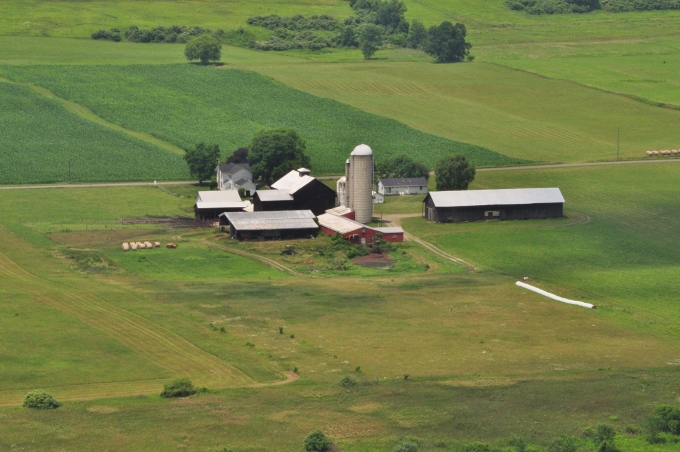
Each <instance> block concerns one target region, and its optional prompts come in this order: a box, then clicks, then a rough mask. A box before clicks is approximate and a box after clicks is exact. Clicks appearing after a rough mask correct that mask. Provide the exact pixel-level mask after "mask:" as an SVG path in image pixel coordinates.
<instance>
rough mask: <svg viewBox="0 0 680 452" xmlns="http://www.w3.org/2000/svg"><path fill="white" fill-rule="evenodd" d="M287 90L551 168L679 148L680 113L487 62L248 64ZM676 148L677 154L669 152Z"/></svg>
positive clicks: (638, 155) (636, 156)
mask: <svg viewBox="0 0 680 452" xmlns="http://www.w3.org/2000/svg"><path fill="white" fill-rule="evenodd" d="M247 67H249V68H252V69H253V70H256V71H259V72H261V73H264V74H265V75H268V76H270V77H273V78H274V79H276V80H278V81H280V82H282V83H285V84H286V85H288V86H292V87H295V88H297V89H300V90H304V91H307V92H309V93H311V94H314V95H316V96H320V97H330V98H333V99H336V100H338V101H340V102H344V103H347V104H349V105H352V106H354V107H356V108H360V109H362V110H364V111H368V112H372V113H375V114H380V115H383V116H387V117H390V118H394V119H397V120H399V121H401V122H403V123H404V124H406V125H408V126H411V127H414V128H416V129H418V130H423V131H425V132H427V133H431V134H433V135H437V136H442V137H446V138H449V139H452V140H460V141H463V142H467V143H473V144H476V145H479V146H484V147H487V148H489V149H493V150H495V151H497V152H500V153H503V154H505V155H509V156H512V157H516V158H524V159H529V160H539V161H550V162H574V161H595V160H610V159H615V158H616V155H617V129H619V128H620V129H621V141H620V156H621V157H623V158H640V157H644V152H645V151H646V150H650V149H675V148H676V147H677V144H678V143H680V128H678V127H677V124H679V123H680V111H677V110H670V109H664V108H658V107H654V106H650V105H646V104H644V103H641V102H638V101H635V100H632V99H629V98H626V97H623V96H618V95H613V94H609V93H605V92H602V91H599V90H595V89H592V88H586V87H583V86H581V85H578V84H576V83H573V82H570V81H564V80H552V79H547V78H545V77H540V76H537V75H532V74H528V73H526V72H522V71H517V70H515V69H511V68H507V67H503V66H500V65H496V64H488V63H476V62H474V63H463V64H449V65H444V64H441V65H436V64H422V63H409V62H389V61H374V62H357V63H346V64H304V65H297V64H290V65H288V64H272V65H266V64H257V63H253V64H249V65H248V66H247ZM674 146H675V147H674Z"/></svg>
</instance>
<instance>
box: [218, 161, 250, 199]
mask: <svg viewBox="0 0 680 452" xmlns="http://www.w3.org/2000/svg"><path fill="white" fill-rule="evenodd" d="M216 171H217V188H219V189H220V190H238V189H239V188H243V189H244V190H245V191H246V193H245V195H246V196H251V195H252V194H253V193H255V189H256V187H255V183H253V172H252V171H251V169H250V165H248V164H247V163H220V164H219V165H217V168H216Z"/></svg>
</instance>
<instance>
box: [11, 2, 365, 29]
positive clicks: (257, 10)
mask: <svg viewBox="0 0 680 452" xmlns="http://www.w3.org/2000/svg"><path fill="white" fill-rule="evenodd" d="M269 14H279V15H293V14H305V15H314V14H329V15H333V16H337V17H345V16H349V15H351V14H352V10H351V9H350V7H349V5H348V4H347V3H345V2H343V1H342V0H324V1H321V2H319V1H314V0H284V1H271V0H261V1H255V2H250V1H249V2H240V1H233V0H232V1H225V2H217V1H213V0H199V1H183V0H180V1H130V0H114V1H101V0H100V1H89V0H88V1H81V2H70V1H43V0H32V1H16V0H8V1H3V2H2V3H1V4H0V17H2V20H1V21H0V34H2V35H12V36H53V37H69V38H90V35H91V34H92V32H94V31H97V30H99V29H101V28H104V29H109V28H119V29H121V30H124V29H126V28H128V27H130V26H132V25H136V26H138V27H139V28H154V27H158V26H166V27H167V26H171V25H186V26H190V27H191V26H201V27H207V28H210V29H212V30H216V29H218V28H222V29H224V30H234V29H238V28H241V27H243V28H247V29H249V30H250V31H252V32H254V33H256V34H262V31H261V30H262V29H261V28H258V27H250V26H248V25H247V24H246V20H247V19H248V18H249V17H251V16H266V15H269Z"/></svg>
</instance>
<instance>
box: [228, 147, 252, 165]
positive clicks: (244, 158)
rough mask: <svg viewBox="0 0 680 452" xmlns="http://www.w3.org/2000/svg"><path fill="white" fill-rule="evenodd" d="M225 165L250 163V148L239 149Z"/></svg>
mask: <svg viewBox="0 0 680 452" xmlns="http://www.w3.org/2000/svg"><path fill="white" fill-rule="evenodd" d="M225 163H248V148H238V149H236V150H235V151H234V153H233V154H231V155H230V156H229V157H227V161H226V162H225Z"/></svg>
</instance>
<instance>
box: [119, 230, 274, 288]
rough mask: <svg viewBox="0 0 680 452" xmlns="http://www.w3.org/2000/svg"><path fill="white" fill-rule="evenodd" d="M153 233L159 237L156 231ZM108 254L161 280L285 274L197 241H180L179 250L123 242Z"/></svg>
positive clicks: (137, 271)
mask: <svg viewBox="0 0 680 452" xmlns="http://www.w3.org/2000/svg"><path fill="white" fill-rule="evenodd" d="M151 237H152V238H153V239H155V238H156V237H154V236H153V235H152V236H151ZM170 240H172V239H171V238H168V239H167V240H163V241H164V242H167V241H170ZM140 241H142V240H140ZM121 243H122V242H121ZM163 245H165V243H163ZM106 255H107V257H109V258H110V259H111V260H113V261H114V262H115V263H116V264H117V265H119V266H120V267H122V268H123V269H125V270H127V271H129V272H131V273H135V274H137V275H139V276H142V277H144V278H148V279H152V280H158V281H177V280H182V281H215V280H229V279H267V278H269V279H271V278H272V277H274V278H277V279H279V278H281V277H283V276H285V275H284V274H283V273H281V272H277V271H275V270H273V269H270V268H268V267H265V266H263V265H262V264H261V263H259V262H258V261H255V260H253V259H248V258H245V257H242V256H239V255H235V254H228V253H224V252H222V251H218V250H212V249H210V248H207V247H206V246H205V245H202V244H196V243H193V242H189V243H180V244H179V247H178V248H177V249H175V250H171V249H167V248H165V246H163V247H161V248H154V249H152V250H146V249H144V250H137V252H127V253H126V252H123V251H122V250H121V247H120V246H115V247H114V246H112V247H111V248H110V250H107V253H106Z"/></svg>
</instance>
